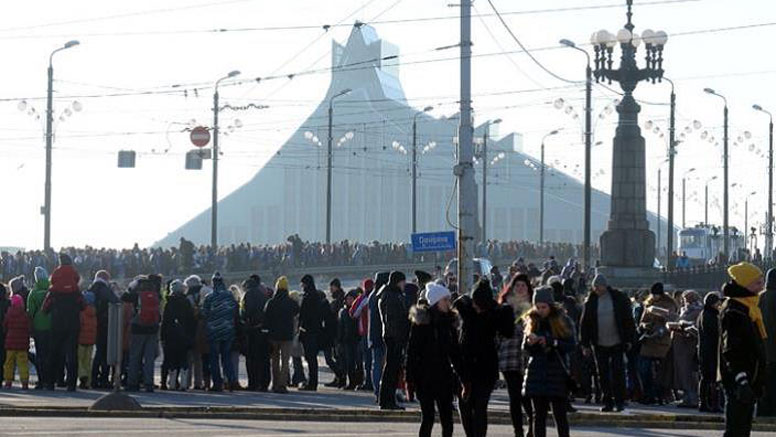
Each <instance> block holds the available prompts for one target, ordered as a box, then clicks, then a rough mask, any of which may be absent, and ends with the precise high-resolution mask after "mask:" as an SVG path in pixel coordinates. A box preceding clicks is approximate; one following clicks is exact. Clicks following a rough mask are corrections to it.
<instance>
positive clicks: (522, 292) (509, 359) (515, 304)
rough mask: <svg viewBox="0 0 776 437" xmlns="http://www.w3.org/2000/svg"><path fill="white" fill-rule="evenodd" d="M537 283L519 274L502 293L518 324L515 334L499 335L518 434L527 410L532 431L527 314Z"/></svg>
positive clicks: (501, 366)
mask: <svg viewBox="0 0 776 437" xmlns="http://www.w3.org/2000/svg"><path fill="white" fill-rule="evenodd" d="M532 299H533V287H531V280H530V279H528V275H526V274H523V273H520V274H516V275H514V276H513V277H512V279H510V280H509V282H508V283H507V284H506V285H505V286H504V288H503V289H502V290H501V292H500V293H499V295H498V299H497V300H498V303H499V304H500V305H505V304H506V305H509V307H510V308H512V311H513V312H514V314H515V327H514V334H513V336H512V338H507V337H504V336H501V335H499V336H498V367H499V370H500V371H501V373H502V374H503V375H504V379H505V380H506V382H507V392H508V393H509V413H510V415H511V416H512V427H513V428H514V430H515V437H523V435H524V434H523V411H522V410H525V413H526V414H527V415H528V419H529V423H528V435H529V437H530V436H531V435H532V432H533V431H532V420H533V408H532V406H531V400H530V399H528V398H526V397H523V395H522V389H523V369H524V367H525V360H524V357H523V331H524V329H525V323H524V320H523V316H524V315H525V314H526V313H527V312H528V310H530V309H531V300H532Z"/></svg>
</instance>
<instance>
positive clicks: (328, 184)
mask: <svg viewBox="0 0 776 437" xmlns="http://www.w3.org/2000/svg"><path fill="white" fill-rule="evenodd" d="M350 91H351V89H350V88H347V89H344V90H342V91H340V92H339V93H337V94H335V95H333V96H331V97H330V98H329V138H328V141H327V142H326V244H331V173H332V172H331V155H332V142H333V141H334V137H333V136H332V135H333V134H332V131H331V129H332V124H333V121H332V120H333V116H334V99H336V98H337V97H340V96H344V95H345V94H347V93H349V92H350Z"/></svg>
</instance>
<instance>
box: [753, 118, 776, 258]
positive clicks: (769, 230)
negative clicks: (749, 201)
mask: <svg viewBox="0 0 776 437" xmlns="http://www.w3.org/2000/svg"><path fill="white" fill-rule="evenodd" d="M752 108H754V110H755V111H760V112H763V113H765V114H767V115H768V118H769V119H770V123H768V209H767V214H768V216H767V217H766V218H765V259H767V260H770V259H772V258H773V115H772V114H771V113H770V111H766V110H765V109H763V107H762V106H760V105H752Z"/></svg>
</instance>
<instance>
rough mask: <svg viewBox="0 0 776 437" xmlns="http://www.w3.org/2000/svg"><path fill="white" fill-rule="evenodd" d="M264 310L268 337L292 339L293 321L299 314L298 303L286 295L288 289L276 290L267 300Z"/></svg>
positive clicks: (293, 331) (272, 338) (278, 339)
mask: <svg viewBox="0 0 776 437" xmlns="http://www.w3.org/2000/svg"><path fill="white" fill-rule="evenodd" d="M264 311H265V326H266V329H267V330H268V331H269V339H270V340H273V341H292V340H293V339H294V335H295V328H294V324H295V323H294V322H295V320H296V316H297V315H298V314H299V305H297V303H296V302H294V300H293V299H291V298H290V297H289V296H288V290H283V289H280V290H277V291H276V292H275V295H274V296H272V298H271V299H270V300H268V301H267V305H266V308H265V310H264Z"/></svg>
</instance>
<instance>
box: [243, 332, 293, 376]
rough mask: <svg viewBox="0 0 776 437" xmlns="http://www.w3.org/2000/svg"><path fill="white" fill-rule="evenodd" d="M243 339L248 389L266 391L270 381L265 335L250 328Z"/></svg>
mask: <svg viewBox="0 0 776 437" xmlns="http://www.w3.org/2000/svg"><path fill="white" fill-rule="evenodd" d="M245 339H246V343H247V345H246V346H247V351H246V352H247V353H246V355H245V370H246V372H247V373H248V389H249V390H262V391H264V390H267V387H269V381H270V367H269V340H268V338H267V334H265V333H263V332H261V331H259V329H258V328H250V329H249V330H248V332H247V333H246V338H245ZM283 384H285V382H284V383H283Z"/></svg>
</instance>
